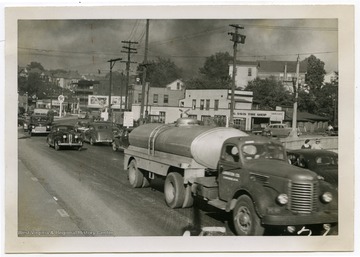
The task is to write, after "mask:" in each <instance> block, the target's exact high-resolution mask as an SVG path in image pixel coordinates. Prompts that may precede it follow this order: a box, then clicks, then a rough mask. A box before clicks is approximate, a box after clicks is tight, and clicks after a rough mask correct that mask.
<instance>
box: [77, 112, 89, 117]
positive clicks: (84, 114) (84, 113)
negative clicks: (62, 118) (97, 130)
mask: <svg viewBox="0 0 360 257" xmlns="http://www.w3.org/2000/svg"><path fill="white" fill-rule="evenodd" d="M87 118H89V113H88V112H87V111H80V112H79V114H78V119H87Z"/></svg>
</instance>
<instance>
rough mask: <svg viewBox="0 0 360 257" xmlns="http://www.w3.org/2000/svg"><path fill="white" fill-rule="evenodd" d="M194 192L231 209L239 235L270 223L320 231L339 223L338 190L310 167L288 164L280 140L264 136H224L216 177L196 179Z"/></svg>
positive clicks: (290, 229) (257, 232)
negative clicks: (320, 178) (307, 168)
mask: <svg viewBox="0 0 360 257" xmlns="http://www.w3.org/2000/svg"><path fill="white" fill-rule="evenodd" d="M294 168H295V169H294ZM193 193H194V195H196V196H199V197H202V198H203V199H205V200H207V201H208V203H209V204H210V205H213V206H215V207H217V208H220V209H222V210H225V211H228V212H229V211H232V213H233V224H234V229H235V230H236V233H237V234H239V235H262V234H263V233H264V230H265V228H266V227H271V226H276V227H277V228H278V227H282V228H283V229H284V231H288V232H289V233H294V232H298V231H301V230H302V229H305V227H306V229H314V228H315V227H316V229H317V230H319V231H320V230H321V231H324V227H325V228H326V229H330V227H331V226H335V224H337V209H338V203H337V191H336V190H335V189H334V188H333V187H332V186H331V185H329V184H328V183H327V182H325V181H322V180H319V179H318V177H317V175H316V174H315V173H313V172H311V171H310V170H306V169H301V168H298V167H294V166H291V165H290V164H289V163H288V161H287V157H286V152H285V149H284V147H283V146H282V144H281V143H280V142H279V141H276V140H268V139H266V138H263V137H257V136H249V137H234V138H229V139H227V140H226V141H225V142H224V144H223V146H222V150H221V155H220V159H219V163H218V168H217V176H214V177H204V178H197V179H195V181H194V184H193ZM324 221H326V222H324ZM325 223H326V224H325ZM309 224H311V226H310V225H309ZM309 227H311V228H309ZM326 229H325V230H326ZM307 231H308V230H307ZM326 231H327V232H322V233H328V230H326Z"/></svg>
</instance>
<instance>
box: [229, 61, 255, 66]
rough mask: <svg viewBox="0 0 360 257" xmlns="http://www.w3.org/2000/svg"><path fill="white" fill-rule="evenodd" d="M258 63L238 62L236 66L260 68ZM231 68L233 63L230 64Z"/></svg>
mask: <svg viewBox="0 0 360 257" xmlns="http://www.w3.org/2000/svg"><path fill="white" fill-rule="evenodd" d="M258 64H259V63H258V62H257V61H255V62H252V61H236V65H240V66H258ZM229 65H230V66H232V65H233V62H230V63H229Z"/></svg>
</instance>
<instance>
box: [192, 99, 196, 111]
mask: <svg viewBox="0 0 360 257" xmlns="http://www.w3.org/2000/svg"><path fill="white" fill-rule="evenodd" d="M192 109H193V110H195V109H196V99H193V100H192Z"/></svg>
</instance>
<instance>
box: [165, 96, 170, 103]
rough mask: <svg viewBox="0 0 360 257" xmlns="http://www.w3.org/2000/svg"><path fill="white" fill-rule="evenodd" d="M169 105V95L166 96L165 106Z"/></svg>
mask: <svg viewBox="0 0 360 257" xmlns="http://www.w3.org/2000/svg"><path fill="white" fill-rule="evenodd" d="M168 103H169V95H164V104H168Z"/></svg>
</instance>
